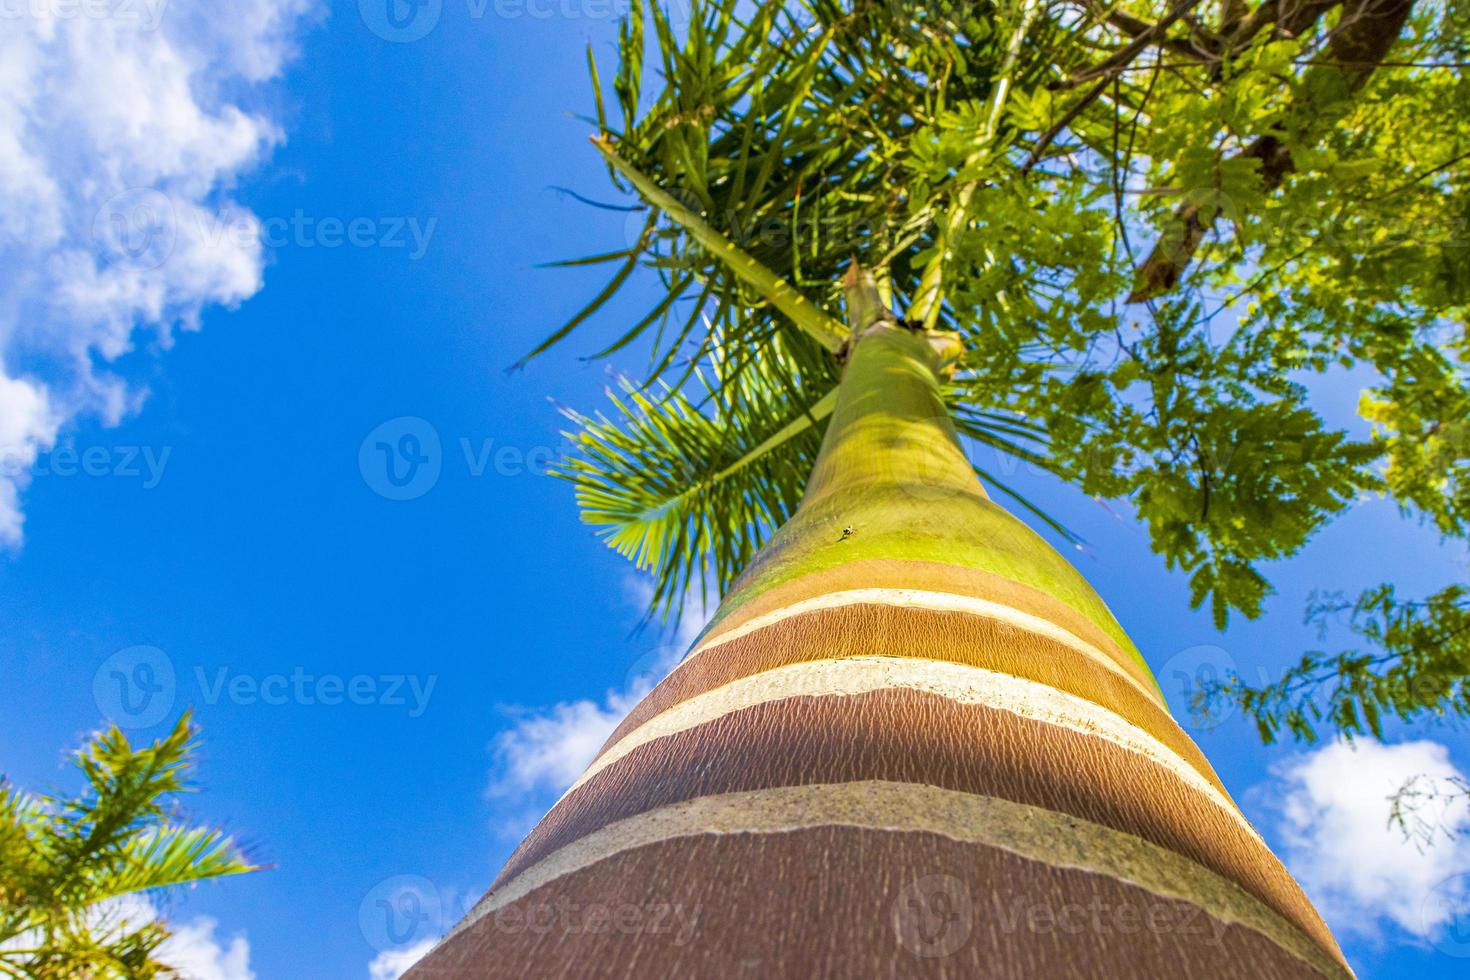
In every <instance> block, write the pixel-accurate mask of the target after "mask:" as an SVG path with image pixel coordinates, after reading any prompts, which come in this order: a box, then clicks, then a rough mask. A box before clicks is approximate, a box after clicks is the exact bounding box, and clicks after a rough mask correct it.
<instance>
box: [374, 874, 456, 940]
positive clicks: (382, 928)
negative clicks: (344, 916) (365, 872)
mask: <svg viewBox="0 0 1470 980" xmlns="http://www.w3.org/2000/svg"><path fill="white" fill-rule="evenodd" d="M357 925H358V928H360V929H361V930H362V935H363V938H364V939H366V940H367V941H368V945H369V946H371V947H372V948H373V949H376V950H380V951H381V950H390V949H402V948H404V947H407V946H413V945H415V944H417V943H421V942H423V941H424V940H426V939H437V938H439V936H440V935H442V934H443V932H444V926H445V922H444V903H443V902H442V901H440V898H439V889H437V888H435V887H434V883H433V882H432V881H430V880H429V879H427V878H425V877H424V876H423V875H394V876H393V877H391V878H384V879H383V880H382V881H380V882H378V883H377V884H376V885H374V886H373V887H372V888H371V889H369V891H368V893H367V894H366V895H364V896H363V899H362V904H361V905H359V906H358V908H357Z"/></svg>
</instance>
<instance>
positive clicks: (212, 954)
mask: <svg viewBox="0 0 1470 980" xmlns="http://www.w3.org/2000/svg"><path fill="white" fill-rule="evenodd" d="M88 914H89V915H90V917H91V919H92V927H93V928H94V929H97V930H101V931H103V932H104V933H106V932H108V931H111V930H121V929H137V928H139V927H140V926H143V925H146V924H148V923H149V922H153V921H155V920H156V919H158V918H159V910H158V907H157V906H156V905H154V903H153V902H151V901H149V900H148V899H147V898H146V897H144V896H142V895H124V896H121V897H120V898H115V899H112V900H110V901H107V902H103V903H101V904H100V905H97V906H94V907H93V908H92V909H91V910H89V913H88ZM168 927H169V929H170V930H171V935H169V937H168V938H167V939H165V940H164V941H163V943H162V945H160V946H159V948H158V951H157V952H156V953H154V958H155V959H156V960H158V961H159V962H161V963H165V964H167V965H168V966H170V967H172V968H173V969H174V970H176V971H177V976H178V978H179V980H255V972H254V971H253V970H251V969H250V943H249V941H248V940H246V938H245V934H244V933H235V934H234V935H233V936H231V937H230V938H229V939H228V940H227V941H223V942H222V941H220V940H219V939H216V938H215V930H216V929H217V928H219V922H218V921H216V920H215V919H212V918H210V917H209V916H197V917H195V918H193V919H190V920H189V921H188V922H169V923H168Z"/></svg>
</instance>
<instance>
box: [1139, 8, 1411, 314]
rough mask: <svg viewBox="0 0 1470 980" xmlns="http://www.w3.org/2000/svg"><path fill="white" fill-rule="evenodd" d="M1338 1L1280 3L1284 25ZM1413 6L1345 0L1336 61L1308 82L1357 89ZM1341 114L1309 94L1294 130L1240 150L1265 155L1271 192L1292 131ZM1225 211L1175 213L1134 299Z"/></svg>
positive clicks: (1335, 40) (1294, 28)
mask: <svg viewBox="0 0 1470 980" xmlns="http://www.w3.org/2000/svg"><path fill="white" fill-rule="evenodd" d="M1335 3H1336V0H1334V2H1332V3H1310V2H1300V3H1295V4H1292V5H1290V6H1289V7H1287V8H1285V9H1283V10H1282V11H1281V13H1280V15H1279V16H1280V20H1279V22H1278V26H1279V27H1281V29H1282V30H1283V31H1285V32H1286V33H1288V34H1291V35H1295V34H1298V33H1300V32H1301V31H1304V30H1306V29H1307V28H1309V27H1311V26H1312V24H1314V23H1315V22H1316V21H1317V19H1318V18H1319V17H1320V16H1321V15H1322V14H1323V13H1325V12H1326V11H1327V10H1329V9H1331V7H1332V6H1334V5H1335ZM1413 7H1414V3H1413V0H1348V2H1346V3H1343V4H1342V20H1341V21H1340V23H1339V24H1338V26H1337V28H1336V29H1335V30H1334V31H1333V33H1332V35H1331V38H1330V39H1329V41H1328V46H1327V50H1328V54H1329V55H1330V59H1329V60H1330V61H1331V62H1332V64H1328V65H1319V66H1316V67H1314V68H1312V69H1311V70H1309V71H1308V73H1307V80H1306V86H1307V88H1308V90H1311V89H1312V88H1313V87H1314V86H1316V87H1318V88H1319V89H1320V88H1323V87H1325V88H1329V89H1331V88H1338V89H1340V90H1342V91H1343V92H1345V93H1347V94H1351V93H1352V92H1356V91H1357V90H1358V89H1359V88H1361V87H1362V86H1363V84H1364V83H1365V82H1367V81H1368V78H1369V76H1371V75H1372V74H1373V70H1374V69H1375V68H1376V67H1377V66H1378V63H1379V62H1380V61H1382V60H1383V58H1384V56H1385V55H1387V54H1388V52H1389V49H1390V48H1392V47H1393V43H1394V42H1395V41H1397V40H1398V37H1399V33H1400V31H1402V30H1403V27H1404V24H1405V22H1406V21H1407V20H1408V18H1409V13H1410V11H1411V10H1412V9H1413ZM1318 102H1320V100H1318ZM1340 114H1341V113H1340V112H1337V111H1330V110H1326V109H1325V107H1324V106H1322V105H1321V104H1318V103H1314V101H1313V100H1312V99H1310V98H1309V99H1307V100H1305V101H1304V102H1301V103H1298V104H1297V105H1296V106H1295V108H1294V109H1293V112H1292V120H1293V124H1294V132H1293V133H1292V134H1288V131H1287V127H1286V125H1279V126H1277V127H1276V128H1275V129H1274V130H1273V131H1272V132H1270V133H1266V134H1264V135H1262V136H1259V137H1257V138H1256V139H1255V140H1253V141H1252V142H1251V143H1250V144H1249V145H1248V146H1247V147H1246V148H1245V149H1243V150H1241V151H1240V153H1239V158H1240V159H1244V160H1259V161H1260V169H1259V171H1258V174H1259V177H1260V182H1261V189H1262V190H1263V191H1266V192H1267V193H1269V192H1271V191H1274V190H1276V189H1277V188H1278V187H1280V186H1281V183H1282V181H1283V180H1285V179H1286V176H1287V175H1288V174H1290V173H1291V172H1292V170H1293V168H1294V164H1293V163H1292V159H1291V143H1292V140H1293V137H1294V138H1295V139H1296V141H1298V142H1301V141H1303V140H1305V141H1306V142H1309V143H1315V142H1317V137H1316V136H1314V135H1312V134H1313V133H1314V132H1315V133H1318V134H1320V133H1321V132H1322V130H1323V126H1324V124H1326V123H1328V122H1330V121H1331V120H1332V119H1333V118H1335V117H1336V116H1337V115H1340ZM1222 213H1223V212H1222V209H1220V208H1218V207H1207V206H1204V205H1200V204H1196V203H1190V204H1185V205H1181V206H1180V207H1179V209H1178V210H1177V211H1175V213H1174V219H1173V221H1172V223H1171V227H1170V228H1169V229H1168V230H1166V231H1165V232H1164V234H1163V236H1162V237H1161V238H1160V239H1159V241H1158V243H1157V244H1156V245H1154V248H1153V251H1152V252H1150V253H1149V256H1148V258H1147V259H1145V260H1144V263H1143V265H1141V266H1139V269H1138V274H1137V277H1136V278H1135V281H1134V286H1133V292H1132V293H1130V294H1129V296H1128V302H1130V303H1141V302H1143V301H1145V300H1149V299H1153V298H1155V297H1157V296H1161V295H1163V294H1164V293H1167V292H1169V291H1170V290H1172V289H1173V288H1174V287H1176V286H1178V285H1179V280H1180V279H1181V278H1182V277H1183V275H1184V272H1185V270H1186V269H1188V268H1189V263H1190V262H1191V261H1193V259H1194V255H1195V253H1196V252H1197V251H1199V246H1200V243H1202V242H1203V241H1204V238H1205V235H1206V234H1208V233H1209V231H1210V229H1211V228H1213V227H1214V224H1215V221H1216V220H1218V219H1219V217H1220V215H1221V214H1222Z"/></svg>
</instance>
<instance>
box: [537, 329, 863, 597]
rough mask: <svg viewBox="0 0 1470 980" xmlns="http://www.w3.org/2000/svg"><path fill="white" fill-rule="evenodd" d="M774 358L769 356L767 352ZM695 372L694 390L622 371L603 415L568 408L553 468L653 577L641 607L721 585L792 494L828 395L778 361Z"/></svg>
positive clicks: (816, 441)
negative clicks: (640, 380) (796, 379)
mask: <svg viewBox="0 0 1470 980" xmlns="http://www.w3.org/2000/svg"><path fill="white" fill-rule="evenodd" d="M777 356H779V354H778V355H777ZM731 367H732V366H731V365H730V364H729V363H728V362H727V361H724V360H717V361H716V362H715V364H714V367H712V368H711V367H701V368H698V369H696V370H695V372H694V376H693V379H692V383H691V386H692V388H693V389H694V390H695V392H696V396H695V397H693V398H691V397H690V396H689V394H687V393H686V392H685V391H683V390H680V389H675V388H672V387H670V386H668V385H666V384H664V383H663V382H658V383H657V384H656V385H655V386H654V387H653V388H652V389H649V388H644V387H642V386H640V385H637V384H635V383H633V382H631V381H627V380H624V381H622V382H621V383H620V385H619V390H618V391H617V392H609V397H610V399H611V401H612V408H613V412H612V416H613V417H611V418H610V417H609V416H608V415H605V414H603V413H601V412H599V413H597V414H596V415H595V416H587V415H583V414H581V413H578V412H574V411H570V410H567V411H566V412H565V414H566V416H567V417H568V418H569V419H570V420H571V421H572V422H573V423H574V424H575V425H576V430H575V431H573V432H569V433H567V435H568V438H570V439H571V440H572V441H573V442H574V443H575V445H576V446H577V450H578V451H577V453H576V454H575V455H573V456H571V457H570V458H568V459H565V460H563V461H562V462H561V463H560V464H559V466H558V469H557V473H558V475H560V476H562V477H564V478H566V479H568V480H570V481H572V483H574V484H575V485H576V492H577V504H578V507H579V508H580V510H581V513H582V520H583V521H585V522H586V523H588V524H590V525H592V526H593V527H596V528H598V530H599V533H600V536H601V537H602V538H603V540H604V541H606V542H607V544H608V546H609V547H611V548H613V549H614V550H616V551H617V552H618V553H619V554H621V555H623V556H625V557H627V558H629V559H630V560H632V561H633V562H634V564H635V565H636V566H637V567H638V568H639V569H640V570H643V571H646V572H649V573H650V574H651V575H652V577H653V583H654V590H653V598H652V602H651V605H650V609H649V613H650V615H653V614H665V615H667V614H670V613H672V614H673V615H674V616H675V617H677V616H678V615H679V614H680V613H681V612H682V606H683V602H684V598H685V595H686V593H688V592H691V591H693V590H698V592H699V593H700V595H701V597H702V598H703V599H705V604H706V606H707V607H708V606H711V605H712V603H710V602H709V601H708V600H709V599H710V598H711V597H710V596H709V595H708V594H707V592H706V590H707V589H715V590H717V591H718V592H723V591H724V589H725V588H726V587H728V585H729V584H730V582H731V581H733V580H734V578H735V576H736V575H737V574H738V573H739V572H740V570H741V569H742V568H744V566H745V565H746V564H747V563H748V562H749V561H750V559H751V558H752V557H753V556H754V555H755V552H756V550H757V549H758V548H759V547H760V545H761V543H762V542H763V541H764V540H765V538H766V536H767V535H768V534H769V533H770V532H771V530H773V529H774V528H776V527H778V526H780V525H781V523H783V522H784V521H785V520H786V519H787V518H788V517H789V516H790V515H791V514H792V513H793V512H794V511H795V509H796V506H797V504H798V503H800V500H801V488H802V486H803V485H804V483H805V482H806V476H807V474H808V472H810V470H811V467H812V464H813V463H814V462H815V460H816V454H817V450H818V449H819V448H820V444H821V440H820V434H821V428H822V422H823V421H824V420H825V418H826V417H827V415H829V414H830V413H831V411H832V407H833V405H834V404H835V402H836V390H835V385H836V378H835V376H833V375H831V374H828V375H826V376H821V375H818V376H816V377H812V378H810V380H807V379H805V378H803V379H802V381H803V382H804V383H803V384H801V386H800V387H799V388H798V389H797V390H795V391H792V390H789V389H788V388H787V387H786V386H785V384H783V383H782V382H781V381H778V380H775V379H777V378H782V379H784V378H785V376H786V371H784V370H777V371H775V372H771V373H769V374H768V373H767V372H765V371H764V370H763V371H741V372H740V373H739V380H738V381H735V382H733V383H732V382H727V381H725V380H724V378H723V377H721V371H722V369H723V370H729V369H731Z"/></svg>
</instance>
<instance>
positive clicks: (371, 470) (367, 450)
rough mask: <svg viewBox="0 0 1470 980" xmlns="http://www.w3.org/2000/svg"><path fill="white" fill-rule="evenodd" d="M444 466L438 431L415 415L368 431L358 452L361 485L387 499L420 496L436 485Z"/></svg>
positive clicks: (404, 498)
mask: <svg viewBox="0 0 1470 980" xmlns="http://www.w3.org/2000/svg"><path fill="white" fill-rule="evenodd" d="M443 464H444V453H443V451H442V450H441V448H440V446H439V431H438V430H437V429H435V428H434V426H433V425H431V424H430V423H428V422H427V421H425V420H424V419H421V418H419V417H418V416H416V415H400V416H399V417H398V418H396V419H389V420H388V421H386V422H384V423H383V424H382V425H380V426H378V427H377V428H376V429H374V430H373V431H371V432H369V433H368V434H367V437H366V438H364V439H363V440H362V445H361V446H359V447H358V449H357V468H358V470H359V471H361V473H362V479H363V482H364V483H366V484H367V485H368V488H369V489H371V490H372V491H373V493H376V494H377V495H378V496H380V497H386V498H388V499H389V500H413V499H414V498H415V497H422V496H423V495H424V494H426V493H428V492H429V491H430V490H432V489H434V484H436V483H438V482H439V471H440V469H441V468H442V467H443Z"/></svg>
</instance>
